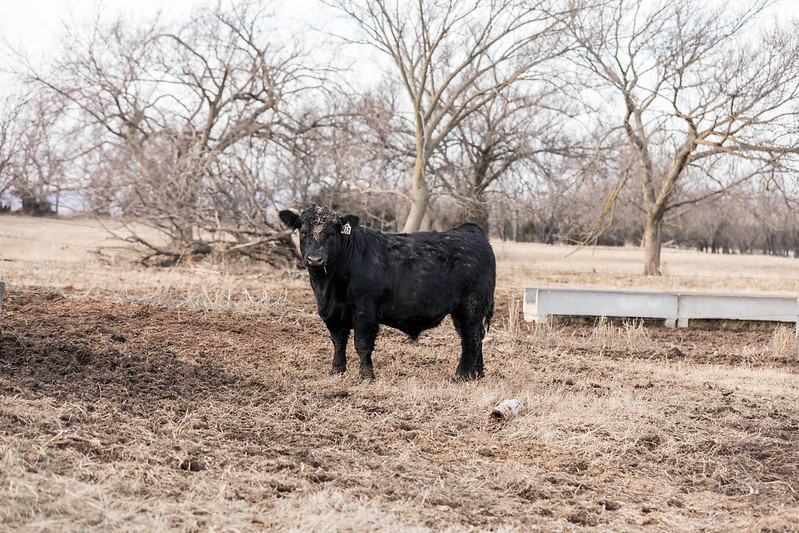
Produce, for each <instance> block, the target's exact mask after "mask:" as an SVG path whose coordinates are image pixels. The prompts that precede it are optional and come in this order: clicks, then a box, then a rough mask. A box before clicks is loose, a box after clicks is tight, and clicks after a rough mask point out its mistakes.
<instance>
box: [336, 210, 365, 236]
mask: <svg viewBox="0 0 799 533" xmlns="http://www.w3.org/2000/svg"><path fill="white" fill-rule="evenodd" d="M360 223H361V219H360V217H359V216H358V215H343V216H342V217H341V233H344V234H345V235H349V234H350V232H351V231H352V230H354V229H355V228H357V227H358V224H360Z"/></svg>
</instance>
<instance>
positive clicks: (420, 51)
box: [336, 0, 562, 232]
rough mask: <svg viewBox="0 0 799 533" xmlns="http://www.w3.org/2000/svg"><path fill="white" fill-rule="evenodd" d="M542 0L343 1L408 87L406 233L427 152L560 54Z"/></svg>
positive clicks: (418, 211)
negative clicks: (410, 146) (410, 141)
mask: <svg viewBox="0 0 799 533" xmlns="http://www.w3.org/2000/svg"><path fill="white" fill-rule="evenodd" d="M544 4H545V2H544V1H538V2H520V1H516V0H490V1H487V2H471V1H467V0H435V1H431V2H392V1H389V0H364V1H347V2H344V3H343V4H336V6H337V7H340V9H341V10H343V11H344V12H345V13H346V14H347V15H349V16H350V17H352V19H354V20H355V21H356V22H357V23H358V25H359V26H360V28H361V30H362V31H363V33H364V34H365V36H366V40H367V42H369V43H370V44H372V45H374V46H375V47H377V49H378V50H379V51H380V52H382V53H383V54H385V55H386V56H387V57H388V58H390V60H391V62H392V63H393V65H394V67H395V68H396V69H397V74H398V76H399V79H400V80H401V83H402V86H403V89H404V91H405V93H406V97H407V100H406V101H407V103H408V105H409V113H410V114H411V115H412V117H413V118H412V122H413V126H414V128H413V129H414V138H415V142H414V145H415V164H414V169H413V174H412V182H411V194H410V197H409V201H410V204H411V208H410V211H409V213H408V217H407V219H406V222H405V226H404V231H406V232H407V231H415V230H418V229H419V227H420V226H421V223H422V218H423V217H424V215H425V212H426V210H427V206H428V203H429V201H430V196H431V186H430V183H429V181H428V178H427V175H426V173H427V167H428V163H429V161H430V158H431V157H432V156H433V153H434V151H435V150H436V148H438V147H439V145H440V144H441V143H442V142H443V141H444V140H445V139H447V138H448V137H449V136H450V135H452V133H453V131H454V130H455V129H456V128H457V127H458V125H459V124H460V123H461V122H462V121H463V120H465V119H466V118H467V117H469V116H471V115H472V114H474V113H476V112H477V111H478V110H480V109H481V108H483V107H484V106H485V105H487V104H488V103H489V102H491V101H493V100H494V99H495V97H496V94H497V93H501V92H504V91H505V90H506V89H507V88H508V87H509V86H510V85H512V84H513V83H515V82H518V81H519V80H521V79H524V78H525V77H528V76H532V75H533V74H532V71H533V69H534V68H535V67H536V66H538V65H541V64H542V63H543V62H544V61H546V60H547V59H549V58H552V57H554V56H556V55H558V54H560V53H561V52H562V47H561V46H559V42H558V36H559V33H558V31H557V30H558V28H559V23H558V22H557V19H556V18H554V17H551V16H550V15H549V14H548V12H547V10H545V9H544Z"/></svg>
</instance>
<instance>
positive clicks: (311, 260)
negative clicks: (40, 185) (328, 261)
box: [305, 254, 325, 268]
mask: <svg viewBox="0 0 799 533" xmlns="http://www.w3.org/2000/svg"><path fill="white" fill-rule="evenodd" d="M305 266H307V267H308V268H321V267H323V266H325V258H324V257H322V256H321V255H320V254H310V255H308V257H306V258H305Z"/></svg>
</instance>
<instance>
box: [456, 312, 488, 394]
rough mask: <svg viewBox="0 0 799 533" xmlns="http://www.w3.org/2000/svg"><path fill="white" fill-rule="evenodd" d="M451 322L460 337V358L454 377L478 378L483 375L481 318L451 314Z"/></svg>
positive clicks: (483, 333)
mask: <svg viewBox="0 0 799 533" xmlns="http://www.w3.org/2000/svg"><path fill="white" fill-rule="evenodd" d="M452 322H453V323H454V324H455V329H456V330H457V332H458V335H460V337H461V360H460V362H459V363H458V369H457V370H456V371H455V379H463V380H470V379H478V378H481V377H483V376H484V375H485V371H484V370H483V337H485V327H484V326H483V320H482V319H481V318H479V317H474V316H468V315H467V316H465V317H464V316H462V315H461V314H459V313H453V314H452Z"/></svg>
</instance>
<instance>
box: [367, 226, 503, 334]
mask: <svg viewBox="0 0 799 533" xmlns="http://www.w3.org/2000/svg"><path fill="white" fill-rule="evenodd" d="M388 237H389V239H390V246H389V248H388V254H387V256H388V262H387V265H386V266H387V269H388V271H389V277H390V279H391V288H390V291H389V294H388V295H387V299H386V301H384V302H383V309H382V311H383V315H384V318H385V320H386V323H389V322H390V321H391V320H394V321H412V322H414V323H416V324H419V325H422V324H424V323H427V322H429V323H431V324H432V325H429V326H425V327H422V328H421V329H426V328H427V327H433V326H435V325H437V324H438V323H439V322H440V321H441V320H442V319H443V318H444V317H445V316H446V315H448V314H449V313H451V312H452V311H453V310H454V309H456V308H457V307H458V306H459V305H461V304H462V303H463V302H464V301H465V299H467V298H469V297H470V295H472V296H473V295H479V296H480V297H481V299H486V300H488V299H490V301H491V302H493V292H494V280H495V277H496V266H495V260H494V253H493V251H492V250H491V245H490V244H489V242H488V239H487V238H486V236H485V234H484V233H483V232H482V230H480V228H479V227H478V226H476V225H473V224H464V225H461V226H458V227H457V228H454V229H451V230H448V231H445V232H440V233H439V232H418V233H412V234H404V235H403V234H399V235H388ZM489 293H490V294H489ZM489 297H490V298H489ZM492 307H493V305H492ZM389 325H392V324H390V323H389ZM400 329H402V328H400Z"/></svg>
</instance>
